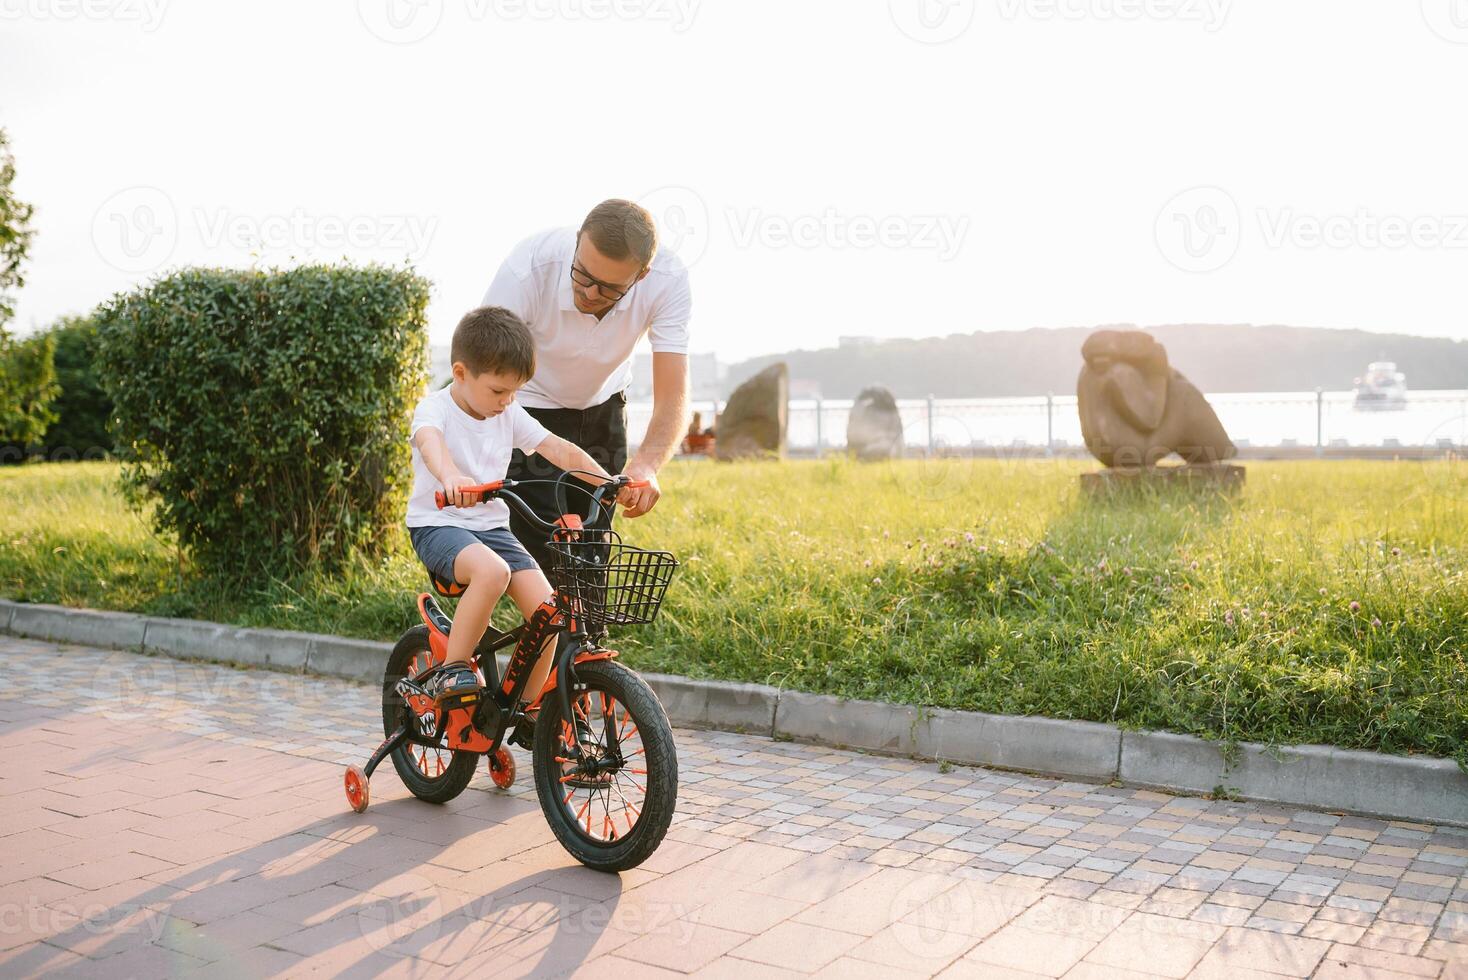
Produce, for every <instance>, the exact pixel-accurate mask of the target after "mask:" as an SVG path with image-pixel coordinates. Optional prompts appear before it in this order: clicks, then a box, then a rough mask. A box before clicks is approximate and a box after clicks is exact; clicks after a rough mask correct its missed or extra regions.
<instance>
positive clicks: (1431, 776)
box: [0, 600, 1468, 826]
mask: <svg viewBox="0 0 1468 980" xmlns="http://www.w3.org/2000/svg"><path fill="white" fill-rule="evenodd" d="M0 622H3V623H4V624H5V625H4V627H3V629H4V631H5V632H7V633H11V634H14V635H17V636H25V637H30V638H33V639H39V640H47V641H51V642H60V643H75V644H79V645H83V646H96V647H110V648H114V649H131V650H141V651H142V652H144V653H148V654H163V655H166V656H173V657H181V658H187V659H200V660H213V661H218V662H222V663H232V664H245V665H249V666H254V667H264V668H268V669H271V670H281V671H289V672H291V673H298V674H303V673H311V674H317V675H321V676H326V677H338V678H345V679H347V680H352V681H359V682H363V683H367V684H377V683H379V682H380V679H381V677H382V668H383V665H384V663H385V662H386V660H387V656H388V653H389V652H390V651H391V650H392V644H390V643H377V642H372V641H368V640H353V639H348V638H344V637H338V636H322V635H318V634H312V633H294V632H289V631H285V630H267V629H242V628H238V627H234V626H226V625H223V624H220V623H205V622H199V621H195V620H184V619H163V618H156V617H145V616H139V615H135V614H132V613H117V612H98V611H94V610H89V609H71V608H67V607H63V606H48V605H39V604H32V603H18V602H8V601H5V600H0ZM500 659H501V670H503V664H504V659H505V658H504V657H503V656H502V657H501V658H500ZM643 677H644V679H646V680H647V682H648V684H649V685H650V686H651V687H652V689H653V690H654V691H655V692H656V693H657V695H658V699H659V700H661V701H662V702H663V706H664V708H665V709H666V710H667V712H668V717H669V718H670V719H671V720H672V721H673V723H674V724H677V725H681V726H686V727H693V728H713V729H719V730H723V731H738V732H747V733H750V734H756V735H768V736H772V737H775V738H783V739H798V740H800V741H803V742H811V743H814V744H819V745H832V746H838V747H842V748H851V749H861V750H864V751H867V752H876V753H881V754H886V755H898V756H913V757H918V758H923V759H933V760H944V761H948V762H956V763H960V764H963V765H976V766H989V767H993V768H999V769H1015V770H1020V771H1023V772H1034V773H1042V774H1046V775H1053V776H1064V777H1073V778H1079V779H1082V780H1089V781H1094V782H1112V781H1117V780H1119V781H1120V782H1122V783H1125V784H1127V785H1130V786H1139V787H1148V788H1153V789H1161V790H1167V791H1171V792H1174V793H1191V794H1207V793H1211V792H1213V791H1214V790H1215V789H1219V788H1222V789H1223V790H1225V791H1227V793H1228V794H1229V795H1230V796H1235V797H1237V798H1239V799H1245V800H1257V801H1260V802H1266V803H1279V804H1284V805H1293V806H1309V807H1315V808H1318V809H1323V810H1335V811H1344V812H1350V813H1359V814H1364V815H1367V816H1373V817H1385V818H1388V819H1405V820H1413V821H1421V822H1425V823H1435V824H1449V825H1453V826H1468V774H1465V773H1464V772H1463V771H1462V770H1461V769H1460V768H1459V767H1458V765H1457V763H1455V762H1453V761H1452V760H1451V759H1438V758H1430V757H1426V756H1416V757H1413V756H1394V755H1383V754H1380V753H1376V752H1359V751H1351V750H1347V749H1338V748H1333V747H1331V746H1324V745H1295V746H1284V747H1271V746H1265V745H1258V744H1255V743H1251V742H1242V743H1238V744H1237V745H1235V746H1233V747H1231V748H1229V749H1228V750H1227V752H1226V751H1225V749H1224V747H1223V746H1222V745H1221V744H1220V743H1217V742H1210V741H1207V740H1205V739H1201V738H1195V737H1193V736H1191V735H1176V734H1172V733H1169V732H1131V731H1122V730H1121V729H1119V728H1117V727H1115V726H1113V725H1103V724H1098V723H1096V722H1088V721H1065V720H1061V719H1055V718H1039V717H1026V716H1017V715H991V714H983V713H981V712H976V711H951V710H948V709H946V708H920V707H915V706H913V705H903V704H889V703H886V702H881V701H858V700H848V699H844V698H837V697H832V696H830V695H825V694H809V693H806V692H803V691H784V690H779V689H777V688H773V687H766V686H764V685H761V684H737V683H730V682H726V681H705V680H697V679H694V678H690V677H679V676H675V675H671V674H644V675H643Z"/></svg>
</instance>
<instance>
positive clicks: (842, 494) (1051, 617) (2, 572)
mask: <svg viewBox="0 0 1468 980" xmlns="http://www.w3.org/2000/svg"><path fill="white" fill-rule="evenodd" d="M1083 468H1086V467H1083V466H1082V465H1080V464H1075V463H1065V462H1042V461H1028V462H1001V461H992V460H978V461H957V460H953V461H940V462H935V463H922V462H917V461H908V462H903V463H895V464H876V465H867V466H863V465H857V464H854V463H850V462H847V461H845V460H827V461H819V462H800V463H785V464H748V465H716V464H712V463H702V464H686V465H685V464H675V465H672V466H670V467H669V468H668V469H667V470H666V471H665V478H664V480H663V485H664V491H665V494H666V496H665V499H664V502H663V504H662V506H661V507H660V508H659V509H658V510H657V511H656V512H654V513H653V514H652V515H650V516H649V517H647V518H644V519H642V520H640V521H626V522H624V523H623V524H622V530H623V533H624V534H625V535H626V536H627V538H628V539H629V540H630V541H631V542H633V543H637V544H641V545H644V546H648V547H662V548H667V549H669V550H671V551H673V552H674V553H675V554H677V555H678V556H679V557H680V558H681V559H682V560H683V562H684V565H683V568H682V570H680V572H679V575H678V577H677V579H675V583H674V587H673V589H672V590H671V591H670V593H669V596H668V600H667V602H666V603H665V604H664V607H663V612H662V615H661V616H660V618H659V620H658V622H657V623H656V624H655V625H654V626H652V627H647V628H642V629H635V630H626V631H623V632H622V633H621V634H619V636H618V637H617V640H618V646H619V647H620V648H621V649H622V650H623V653H624V657H625V659H626V661H627V662H628V663H629V664H631V665H633V666H635V667H637V668H640V669H645V670H659V671H670V672H676V673H682V674H687V675H691V676H696V677H717V678H727V679H737V680H746V681H756V682H762V683H769V684H777V685H783V686H787V687H794V688H800V689H803V690H808V691H819V692H827V693H835V694H843V695H849V696H852V697H862V698H879V699H884V700H893V701H901V702H908V703H915V704H924V705H941V706H944V707H953V708H967V709H977V710H983V711H996V712H1005V713H1018V714H1043V715H1049V716H1052V717H1058V718H1082V719H1090V720H1094V721H1108V722H1116V723H1119V724H1122V725H1126V726H1135V727H1146V728H1161V729H1168V730H1172V731H1179V732H1189V733H1194V734H1199V735H1205V736H1209V737H1215V738H1221V739H1247V740H1258V741H1265V742H1275V743H1290V742H1324V743H1329V744H1335V745H1341V746H1349V747H1359V748H1369V749H1378V750H1383V751H1390V752H1403V751H1412V752H1427V753H1431V754H1435V755H1445V756H1454V757H1456V758H1457V759H1458V760H1459V761H1460V763H1468V666H1465V653H1464V650H1465V647H1468V479H1465V477H1464V474H1463V472H1462V469H1461V467H1458V468H1454V467H1453V465H1452V464H1450V463H1441V462H1439V463H1430V464H1419V463H1406V462H1402V463H1386V462H1381V463H1364V462H1363V463H1346V462H1320V463H1315V462H1306V463H1251V464H1250V465H1249V482H1248V485H1247V487H1246V488H1245V490H1244V491H1243V492H1242V493H1241V494H1239V495H1238V496H1236V497H1234V498H1227V497H1222V496H1218V495H1212V494H1190V493H1188V492H1185V491H1166V492H1161V493H1157V494H1149V495H1136V496H1129V497H1126V498H1117V499H1111V500H1099V501H1098V500H1091V499H1088V498H1086V497H1083V496H1082V495H1081V494H1080V493H1079V491H1078V488H1077V486H1076V478H1075V476H1076V473H1077V472H1079V471H1080V470H1082V469H1083ZM114 476H115V470H114V469H113V468H112V467H109V466H107V465H103V464H77V465H50V466H35V467H20V468H9V469H6V470H0V594H3V595H6V596H8V597H10V598H16V599H25V600H31V601H38V602H60V603H65V604H70V605H85V606H92V607H99V608H112V609H132V610H138V611H143V612H149V613H155V614H167V615H175V616H192V617H198V618H204V619H214V620H220V621H224V622H231V623H237V624H241V625H263V626H275V627H282V628H290V629H300V630H309V631H320V632H332V633H341V634H346V635H352V636H365V637H373V638H378V639H388V638H392V637H394V636H396V634H397V633H399V632H400V631H401V630H403V629H404V628H406V627H407V626H409V625H411V623H412V622H413V620H414V613H413V608H412V595H413V594H414V593H415V592H417V591H418V590H419V589H420V588H422V587H423V576H422V572H421V569H420V568H419V567H418V566H417V564H416V563H415V561H414V560H413V558H412V557H411V553H410V552H409V551H408V549H407V545H406V540H405V538H404V540H403V541H400V542H399V544H398V546H397V549H396V552H395V553H394V555H393V556H392V558H391V559H390V560H388V561H386V562H383V563H378V564H376V565H372V566H369V565H367V564H365V563H358V564H357V565H356V566H354V567H353V568H352V569H351V570H350V571H349V572H348V573H347V574H345V575H342V576H339V577H337V578H333V579H324V578H320V577H317V578H314V579H307V580H302V581H296V582H291V583H286V582H266V583H261V584H260V585H259V586H257V587H256V588H254V589H252V590H240V589H238V588H228V589H227V588H223V587H221V586H218V585H213V584H210V583H209V582H207V581H204V580H202V579H200V578H199V577H198V576H196V575H193V574H192V573H191V572H190V571H189V569H188V568H187V567H186V566H185V565H183V564H181V562H180V560H179V558H178V556H177V554H176V551H175V549H174V548H173V546H172V545H171V544H170V543H168V542H164V541H160V540H158V539H156V538H155V537H154V536H153V535H152V534H151V532H150V531H149V529H148V526H147V524H146V522H145V521H144V520H143V519H141V518H140V517H138V516H137V515H134V514H132V513H130V512H129V511H128V510H127V509H126V507H125V505H124V504H123V503H122V501H121V498H120V497H119V495H118V493H117V491H116V490H115V489H114V487H113V482H112V481H113V479H114ZM1353 603H1354V604H1356V605H1355V606H1353ZM506 606H508V604H506ZM503 621H504V622H508V620H503Z"/></svg>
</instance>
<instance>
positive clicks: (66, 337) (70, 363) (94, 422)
mask: <svg viewBox="0 0 1468 980" xmlns="http://www.w3.org/2000/svg"><path fill="white" fill-rule="evenodd" d="M46 336H47V337H49V338H51V339H52V340H53V341H54V342H55V344H56V354H55V362H56V383H57V384H58V385H59V386H60V388H61V391H60V393H59V394H58V395H57V396H56V401H55V402H53V403H52V405H51V411H52V413H53V414H54V415H55V416H56V418H55V421H53V422H52V423H51V427H50V428H48V429H47V430H46V438H45V439H44V440H43V441H44V443H45V446H46V456H47V458H49V459H51V460H55V461H61V460H70V459H93V458H97V457H98V456H99V454H101V453H104V452H108V451H110V450H111V448H112V438H111V437H110V436H109V435H108V433H107V420H108V419H109V418H110V417H111V416H112V397H111V396H110V395H108V394H107V390H106V389H105V388H104V387H103V386H102V374H101V370H102V369H101V365H100V364H99V363H98V361H97V343H98V341H97V321H96V320H94V319H93V318H92V317H90V316H64V317H62V318H61V319H59V320H57V321H56V323H54V324H52V325H51V327H50V328H49V329H47V331H46Z"/></svg>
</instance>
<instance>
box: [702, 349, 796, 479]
mask: <svg viewBox="0 0 1468 980" xmlns="http://www.w3.org/2000/svg"><path fill="white" fill-rule="evenodd" d="M789 403H790V369H789V368H788V367H787V366H786V365H785V363H784V362H783V361H781V362H779V363H777V364H771V365H770V366H769V367H767V368H765V369H764V370H763V371H761V372H760V373H759V374H756V375H755V376H754V377H752V378H750V379H749V380H748V381H746V382H744V384H742V385H740V386H739V387H738V388H735V389H734V394H732V395H730V396H729V404H728V405H726V406H724V411H723V412H721V413H719V428H718V438H717V440H716V441H715V443H714V455H715V458H717V459H723V460H729V459H749V458H758V457H766V456H784V455H785V435H786V430H787V428H788V425H789V421H790V406H789Z"/></svg>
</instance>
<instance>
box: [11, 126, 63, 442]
mask: <svg viewBox="0 0 1468 980" xmlns="http://www.w3.org/2000/svg"><path fill="white" fill-rule="evenodd" d="M14 179H15V158H14V157H13V156H12V155H11V153H10V140H9V138H8V137H7V136H6V135H5V130H3V129H0V441H4V442H16V443H21V444H26V443H32V442H36V441H38V440H39V439H40V438H41V437H42V436H43V435H45V433H46V426H48V425H49V424H50V423H51V421H52V419H53V416H52V414H51V410H50V406H51V402H52V401H53V400H54V399H55V398H56V392H57V386H56V367H55V363H54V360H53V358H54V354H55V350H56V344H55V341H54V340H52V339H51V338H50V337H32V338H30V339H28V340H23V341H17V340H14V339H12V338H11V336H10V331H9V324H10V319H11V317H13V316H14V315H15V300H14V296H13V291H14V290H17V289H19V288H20V287H22V286H24V285H25V276H24V274H23V273H22V272H21V264H22V263H23V262H24V261H25V259H26V256H27V255H28V254H29V252H30V248H31V239H32V238H33V237H35V229H33V228H32V227H31V216H32V215H33V214H34V213H35V208H33V207H32V206H31V205H29V204H26V203H25V202H24V201H20V200H17V199H16V197H15V194H14V192H13V191H12V190H11V183H12V182H13V181H14Z"/></svg>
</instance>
